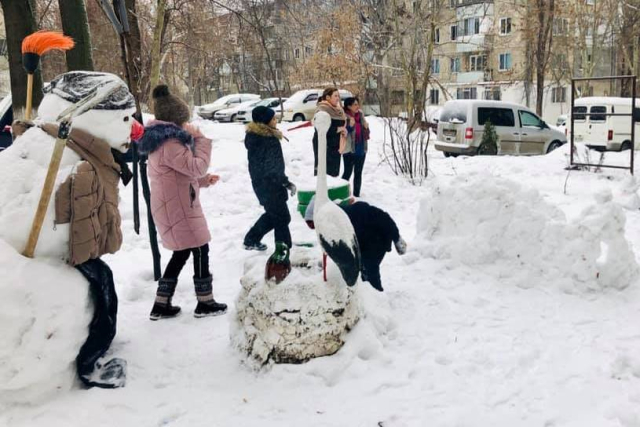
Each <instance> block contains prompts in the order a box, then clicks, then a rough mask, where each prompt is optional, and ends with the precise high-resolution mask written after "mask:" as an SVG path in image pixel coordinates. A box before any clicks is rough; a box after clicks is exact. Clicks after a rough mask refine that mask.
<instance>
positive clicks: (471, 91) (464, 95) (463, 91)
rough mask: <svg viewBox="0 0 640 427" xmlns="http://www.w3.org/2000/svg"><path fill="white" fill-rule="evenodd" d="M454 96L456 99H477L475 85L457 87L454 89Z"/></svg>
mask: <svg viewBox="0 0 640 427" xmlns="http://www.w3.org/2000/svg"><path fill="white" fill-rule="evenodd" d="M456 98H458V99H477V98H478V90H477V89H476V88H475V87H464V88H462V87H461V88H458V90H457V91H456Z"/></svg>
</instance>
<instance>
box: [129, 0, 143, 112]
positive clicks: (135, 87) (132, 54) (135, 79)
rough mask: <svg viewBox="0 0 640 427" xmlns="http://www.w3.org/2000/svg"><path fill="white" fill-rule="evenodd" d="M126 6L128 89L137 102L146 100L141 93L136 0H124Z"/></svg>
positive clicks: (141, 70)
mask: <svg viewBox="0 0 640 427" xmlns="http://www.w3.org/2000/svg"><path fill="white" fill-rule="evenodd" d="M125 5H126V8H127V18H128V19H127V20H128V21H129V34H128V36H127V41H128V46H127V55H128V58H129V63H130V67H129V68H130V72H131V83H132V85H131V87H129V90H130V91H131V93H133V96H134V97H136V99H137V100H138V102H140V103H144V102H146V101H147V99H146V98H147V97H146V93H142V91H141V89H140V88H142V87H145V85H144V84H143V79H144V72H143V67H142V41H141V38H140V27H139V26H138V14H137V12H136V0H125Z"/></svg>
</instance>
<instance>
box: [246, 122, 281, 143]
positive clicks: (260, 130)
mask: <svg viewBox="0 0 640 427" xmlns="http://www.w3.org/2000/svg"><path fill="white" fill-rule="evenodd" d="M247 133H253V134H256V135H258V136H263V137H265V138H277V139H278V140H281V139H282V132H280V131H279V130H278V129H275V128H272V127H271V126H268V125H265V124H263V123H256V122H251V123H249V124H248V125H247Z"/></svg>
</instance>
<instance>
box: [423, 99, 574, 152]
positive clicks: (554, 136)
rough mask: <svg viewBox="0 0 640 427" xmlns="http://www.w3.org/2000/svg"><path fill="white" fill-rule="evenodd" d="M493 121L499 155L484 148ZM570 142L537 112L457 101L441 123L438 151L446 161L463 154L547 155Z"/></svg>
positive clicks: (449, 104)
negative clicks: (487, 128)
mask: <svg viewBox="0 0 640 427" xmlns="http://www.w3.org/2000/svg"><path fill="white" fill-rule="evenodd" d="M487 121H490V122H491V123H492V124H493V125H494V126H495V129H496V133H497V135H498V141H497V146H498V151H497V153H496V152H491V151H492V150H491V149H488V147H485V146H483V145H482V134H483V133H484V125H485V123H486V122H487ZM566 142H567V137H566V136H565V135H564V134H563V133H562V132H559V131H557V130H555V129H551V128H550V127H549V125H547V124H546V123H545V122H544V121H543V120H541V119H540V118H539V117H538V116H537V115H536V114H535V113H534V112H533V111H531V110H530V109H528V108H527V107H524V106H522V105H518V104H511V103H508V102H502V101H478V100H456V101H448V102H447V103H445V104H444V107H443V108H442V111H441V112H440V120H439V121H438V135H437V139H436V142H435V147H436V150H439V151H442V152H443V153H444V155H445V156H446V157H449V156H454V157H455V156H457V155H459V154H466V155H475V154H507V155H531V154H546V153H549V152H551V151H553V150H555V149H556V148H558V147H560V146H561V145H562V144H565V143H566Z"/></svg>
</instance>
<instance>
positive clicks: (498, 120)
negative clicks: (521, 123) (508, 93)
mask: <svg viewBox="0 0 640 427" xmlns="http://www.w3.org/2000/svg"><path fill="white" fill-rule="evenodd" d="M487 121H490V122H491V124H492V125H494V126H508V127H513V126H515V123H516V120H515V117H514V115H513V110H511V109H509V108H478V124H479V125H480V126H484V124H485V123H486V122H487Z"/></svg>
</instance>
